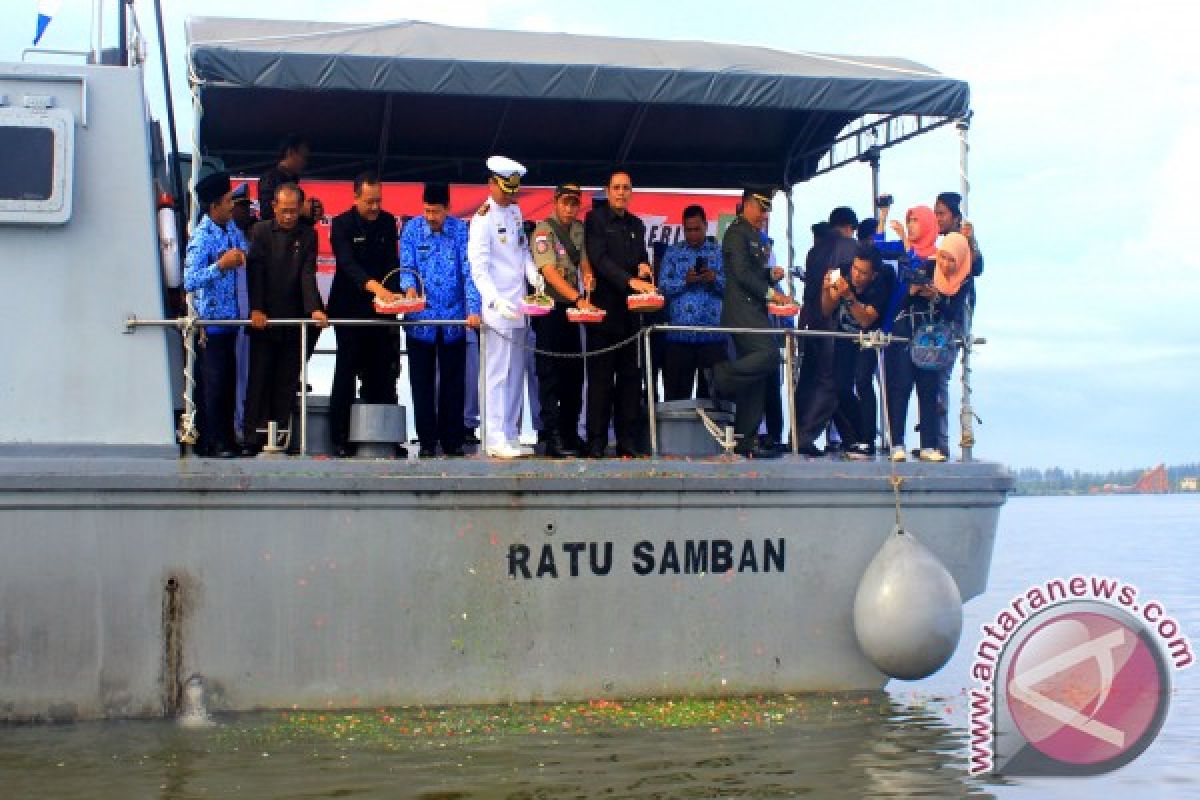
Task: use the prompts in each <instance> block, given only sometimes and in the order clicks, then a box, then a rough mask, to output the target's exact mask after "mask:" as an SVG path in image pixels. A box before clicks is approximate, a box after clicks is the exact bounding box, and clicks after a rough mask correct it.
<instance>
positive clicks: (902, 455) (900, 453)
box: [892, 447, 908, 461]
mask: <svg viewBox="0 0 1200 800" xmlns="http://www.w3.org/2000/svg"><path fill="white" fill-rule="evenodd" d="M892 461H908V453H906V452H904V448H903V447H893V448H892Z"/></svg>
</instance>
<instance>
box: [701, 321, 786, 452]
mask: <svg viewBox="0 0 1200 800" xmlns="http://www.w3.org/2000/svg"><path fill="white" fill-rule="evenodd" d="M732 338H733V350H734V353H736V355H737V357H736V358H735V359H734V360H733V361H727V362H725V363H724V364H722V365H720V366H719V367H717V368H716V369H715V370H714V374H715V375H716V376H719V377H718V378H717V387H718V388H719V389H720V390H721V392H722V393H723V394H725V393H732V394H733V396H734V398H735V400H734V402H736V403H737V407H736V408H735V409H734V414H733V432H734V433H735V434H736V435H737V437H738V450H742V451H747V450H750V449H752V448H753V447H754V445H755V440H756V439H757V437H758V426H759V423H761V422H762V418H763V409H764V407H765V404H766V395H767V391H766V388H767V383H768V378H770V377H771V376H774V375H777V374H778V372H779V347H778V344H777V343H776V342H775V341H774V340H773V339H771V338H770V337H766V336H754V335H752V334H736V333H735V334H733V336H732ZM776 389H778V385H776Z"/></svg>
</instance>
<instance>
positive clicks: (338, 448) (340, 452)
mask: <svg viewBox="0 0 1200 800" xmlns="http://www.w3.org/2000/svg"><path fill="white" fill-rule="evenodd" d="M353 456H354V451H353V450H351V449H350V448H349V447H347V446H346V445H344V444H339V445H334V447H333V457H334V458H352V457H353Z"/></svg>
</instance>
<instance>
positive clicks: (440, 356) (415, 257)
mask: <svg viewBox="0 0 1200 800" xmlns="http://www.w3.org/2000/svg"><path fill="white" fill-rule="evenodd" d="M422 199H423V201H424V204H425V207H424V212H423V214H422V215H421V216H419V217H413V218H412V219H411V220H409V221H408V223H407V224H406V225H405V226H404V231H403V233H402V234H401V236H400V266H401V267H402V268H403V269H406V270H412V271H413V272H415V273H417V274H418V275H420V278H421V288H423V289H424V291H425V298H426V305H425V310H424V311H421V312H420V313H417V314H408V315H407V316H406V319H408V320H410V321H411V320H450V319H465V320H466V321H467V325H468V326H469V327H471V328H478V327H479V320H480V309H481V306H482V301H481V300H480V297H479V291H478V290H477V289H476V288H475V282H474V281H473V280H472V279H471V267H470V264H469V262H468V261H467V233H468V228H467V224H466V223H465V222H463V221H462V220H461V219H458V218H457V217H452V216H450V215H449V213H448V207H449V205H450V189H449V187H447V186H446V184H444V183H429V184H426V185H425V191H424V195H423V198H422ZM400 288H401V290H402V291H404V292H405V294H407V295H408V296H409V297H416V296H417V293H418V285H417V280H416V277H415V276H414V275H413V273H412V272H404V273H401V278H400ZM405 332H406V333H405V339H406V341H407V344H408V367H409V369H408V380H409V386H410V387H411V390H412V399H413V417H414V418H415V422H416V427H417V438H418V439H420V440H421V456H422V457H424V458H431V457H433V456H435V455H436V454H437V445H438V443H439V442H440V443H441V445H442V453H443V454H444V455H447V456H461V455H463V449H462V448H463V434H464V431H463V406H464V402H465V400H464V393H463V392H464V386H465V375H464V372H465V366H466V355H467V343H466V336H465V331H464V329H463V328H460V327H456V326H436V325H416V326H413V327H410V328H406V329H405Z"/></svg>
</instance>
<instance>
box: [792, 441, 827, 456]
mask: <svg viewBox="0 0 1200 800" xmlns="http://www.w3.org/2000/svg"><path fill="white" fill-rule="evenodd" d="M796 452H797V453H799V454H800V455H802V456H808V457H809V458H820V457H821V456H823V455H825V451H824V450H822V449H821V448H819V447H817V446H816V445H815V444H813V443H812V442H809V443H808V444H802V445H800V447H799V448H798V449H797V450H796Z"/></svg>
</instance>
